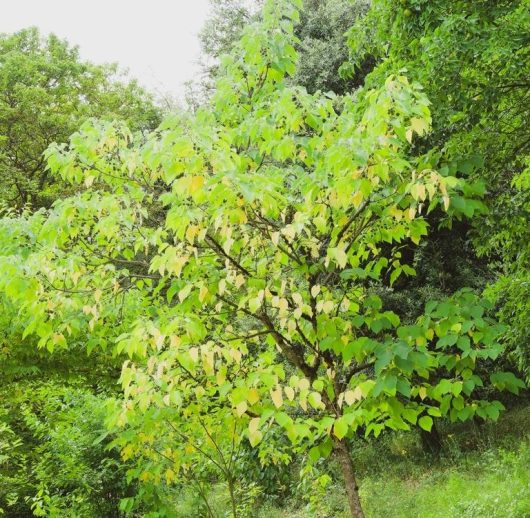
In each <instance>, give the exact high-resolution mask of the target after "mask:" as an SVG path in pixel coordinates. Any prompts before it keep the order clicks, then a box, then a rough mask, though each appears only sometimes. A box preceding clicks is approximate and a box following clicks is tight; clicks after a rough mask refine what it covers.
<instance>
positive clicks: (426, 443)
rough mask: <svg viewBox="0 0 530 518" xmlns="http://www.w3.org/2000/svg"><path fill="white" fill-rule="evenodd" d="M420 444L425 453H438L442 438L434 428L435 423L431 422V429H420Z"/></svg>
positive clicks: (440, 448)
mask: <svg viewBox="0 0 530 518" xmlns="http://www.w3.org/2000/svg"><path fill="white" fill-rule="evenodd" d="M420 437H421V444H422V447H423V451H424V452H425V453H430V454H431V455H440V453H441V451H442V449H443V445H442V438H441V437H440V434H439V433H438V429H437V428H436V423H433V425H432V428H431V431H430V432H428V431H427V430H420Z"/></svg>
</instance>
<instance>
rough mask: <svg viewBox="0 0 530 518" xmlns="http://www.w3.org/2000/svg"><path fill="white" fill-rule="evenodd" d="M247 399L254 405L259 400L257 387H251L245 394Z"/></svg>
mask: <svg viewBox="0 0 530 518" xmlns="http://www.w3.org/2000/svg"><path fill="white" fill-rule="evenodd" d="M247 400H248V402H249V403H250V404H251V405H255V404H256V403H257V402H258V401H259V392H258V389H255V388H251V389H250V390H249V391H248V394H247Z"/></svg>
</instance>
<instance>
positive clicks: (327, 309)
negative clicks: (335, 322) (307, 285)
mask: <svg viewBox="0 0 530 518" xmlns="http://www.w3.org/2000/svg"><path fill="white" fill-rule="evenodd" d="M334 308H335V302H333V301H332V300H326V302H324V304H323V305H322V310H323V311H324V313H326V314H329V313H331V312H332V311H333V309H334Z"/></svg>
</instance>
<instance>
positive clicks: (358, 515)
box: [333, 439, 364, 518]
mask: <svg viewBox="0 0 530 518" xmlns="http://www.w3.org/2000/svg"><path fill="white" fill-rule="evenodd" d="M333 450H334V452H335V455H336V456H337V458H338V459H339V461H340V465H341V467H342V475H343V476H344V485H345V487H346V495H347V496H348V504H349V505H350V512H351V515H352V518H364V513H363V508H362V507H361V501H360V500H359V488H358V487H357V481H356V480H355V473H354V472H353V462H352V460H351V456H350V451H349V449H348V445H347V444H346V441H344V440H341V441H339V440H338V439H336V440H335V445H334V448H333Z"/></svg>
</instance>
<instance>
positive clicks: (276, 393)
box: [271, 387, 283, 408]
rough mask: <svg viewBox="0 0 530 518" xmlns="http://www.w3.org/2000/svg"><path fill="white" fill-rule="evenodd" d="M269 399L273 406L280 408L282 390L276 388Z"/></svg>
mask: <svg viewBox="0 0 530 518" xmlns="http://www.w3.org/2000/svg"><path fill="white" fill-rule="evenodd" d="M271 398H272V402H273V403H274V406H275V407H276V408H281V407H282V405H283V396H282V389H281V388H279V387H278V388H277V389H276V390H272V391H271Z"/></svg>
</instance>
